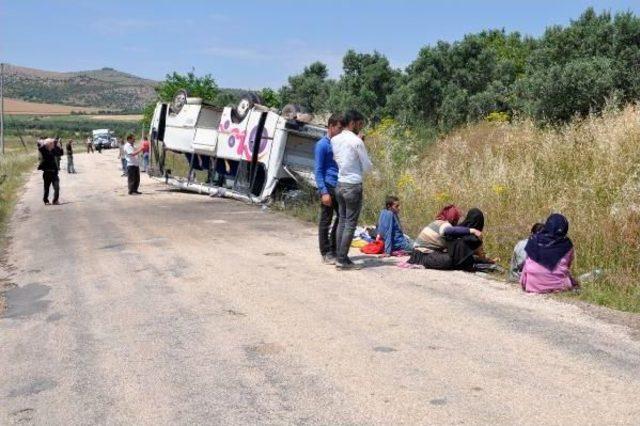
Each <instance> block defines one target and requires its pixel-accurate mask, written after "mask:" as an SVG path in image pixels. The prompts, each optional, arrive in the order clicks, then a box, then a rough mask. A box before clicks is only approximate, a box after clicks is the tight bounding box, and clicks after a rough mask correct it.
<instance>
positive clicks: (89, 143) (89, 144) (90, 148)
mask: <svg viewBox="0 0 640 426" xmlns="http://www.w3.org/2000/svg"><path fill="white" fill-rule="evenodd" d="M90 152H93V143H91V138H90V137H88V138H87V154H88V153H90Z"/></svg>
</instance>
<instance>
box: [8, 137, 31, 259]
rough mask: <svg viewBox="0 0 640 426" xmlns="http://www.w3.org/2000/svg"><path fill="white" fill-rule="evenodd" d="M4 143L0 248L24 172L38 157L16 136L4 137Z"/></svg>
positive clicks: (23, 178) (23, 179)
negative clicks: (24, 146) (26, 148)
mask: <svg viewBox="0 0 640 426" xmlns="http://www.w3.org/2000/svg"><path fill="white" fill-rule="evenodd" d="M5 144H6V145H5V155H3V156H2V155H0V248H3V247H4V243H5V236H6V230H7V228H6V227H7V223H8V220H9V218H10V217H11V213H12V212H13V208H14V207H15V203H16V201H17V198H18V194H19V190H20V188H21V187H22V185H24V181H25V177H26V172H28V171H30V170H33V168H34V167H35V166H36V163H37V159H38V156H37V153H36V151H35V149H32V148H31V149H29V150H28V151H27V150H25V149H24V148H23V147H22V144H21V143H20V141H19V140H18V139H17V138H12V137H8V138H5ZM28 147H29V146H28Z"/></svg>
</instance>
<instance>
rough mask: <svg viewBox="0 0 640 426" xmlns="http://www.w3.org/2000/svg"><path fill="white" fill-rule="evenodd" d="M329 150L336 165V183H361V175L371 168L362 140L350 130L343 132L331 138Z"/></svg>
mask: <svg viewBox="0 0 640 426" xmlns="http://www.w3.org/2000/svg"><path fill="white" fill-rule="evenodd" d="M331 149H332V150H333V158H334V160H336V163H337V164H338V182H342V183H350V184H357V183H362V175H363V174H365V173H366V172H368V171H369V170H370V169H371V167H372V166H373V164H371V160H369V155H368V154H367V148H366V147H365V146H364V142H362V139H360V138H359V137H358V136H357V135H356V134H355V133H353V132H352V131H350V130H343V131H342V133H340V134H339V135H336V136H334V137H333V138H331Z"/></svg>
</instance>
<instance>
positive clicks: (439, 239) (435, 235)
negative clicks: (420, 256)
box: [415, 220, 451, 253]
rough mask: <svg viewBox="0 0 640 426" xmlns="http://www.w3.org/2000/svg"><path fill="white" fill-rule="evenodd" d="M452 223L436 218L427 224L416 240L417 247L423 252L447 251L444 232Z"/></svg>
mask: <svg viewBox="0 0 640 426" xmlns="http://www.w3.org/2000/svg"><path fill="white" fill-rule="evenodd" d="M450 226H451V224H450V223H449V222H447V221H446V220H435V221H433V222H431V223H430V224H429V225H427V226H425V227H424V229H423V230H422V231H420V234H419V235H418V238H416V241H415V248H416V249H418V250H420V251H421V252H423V253H431V252H434V251H447V244H446V241H445V239H444V232H445V230H446V229H447V228H449V227H450Z"/></svg>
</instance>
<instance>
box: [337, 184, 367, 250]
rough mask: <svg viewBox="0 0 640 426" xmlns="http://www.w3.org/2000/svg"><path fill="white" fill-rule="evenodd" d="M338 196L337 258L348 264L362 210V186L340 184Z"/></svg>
mask: <svg viewBox="0 0 640 426" xmlns="http://www.w3.org/2000/svg"><path fill="white" fill-rule="evenodd" d="M336 195H337V198H338V212H339V222H338V233H337V237H336V238H337V245H338V246H337V252H336V258H337V260H338V262H340V263H345V262H347V263H348V262H349V248H350V247H351V241H353V233H354V231H355V230H356V226H357V225H358V219H359V218H360V211H361V210H362V184H361V183H358V184H349V183H338V187H337V190H336Z"/></svg>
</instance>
